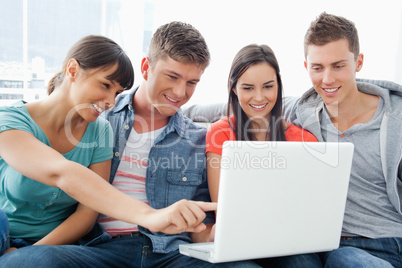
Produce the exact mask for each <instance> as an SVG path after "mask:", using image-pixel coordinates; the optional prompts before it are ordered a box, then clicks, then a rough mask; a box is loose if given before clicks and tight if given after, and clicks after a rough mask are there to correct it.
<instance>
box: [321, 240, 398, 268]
mask: <svg viewBox="0 0 402 268" xmlns="http://www.w3.org/2000/svg"><path fill="white" fill-rule="evenodd" d="M323 261H324V262H325V267H326V268H331V267H345V268H347V267H353V268H358V267H381V268H382V267H384V268H385V267H397V268H401V267H402V238H397V237H393V238H376V239H359V238H356V239H351V240H343V241H341V244H340V247H339V248H338V249H335V250H333V251H330V252H327V253H325V254H324V256H323Z"/></svg>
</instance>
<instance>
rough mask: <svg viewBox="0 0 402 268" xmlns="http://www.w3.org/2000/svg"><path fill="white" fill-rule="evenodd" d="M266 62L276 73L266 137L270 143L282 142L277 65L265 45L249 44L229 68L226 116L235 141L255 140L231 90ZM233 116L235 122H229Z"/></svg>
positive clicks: (282, 132)
mask: <svg viewBox="0 0 402 268" xmlns="http://www.w3.org/2000/svg"><path fill="white" fill-rule="evenodd" d="M263 62H266V63H268V64H269V65H270V66H271V67H272V68H273V69H274V70H275V73H276V78H277V81H278V97H277V100H276V103H275V105H274V107H273V108H272V111H271V120H270V123H269V129H268V133H267V135H269V136H270V140H271V141H284V140H285V131H284V126H283V121H282V95H283V94H282V80H281V75H280V70H279V64H278V61H277V59H276V57H275V54H274V52H273V51H272V49H271V48H270V47H269V46H267V45H255V44H251V45H248V46H245V47H243V48H242V49H241V50H240V51H239V52H238V53H237V54H236V56H235V58H234V59H233V62H232V66H231V68H230V73H229V79H228V90H229V100H228V108H227V116H228V120H229V124H230V126H231V128H232V130H233V131H234V133H235V134H236V140H255V137H254V135H253V132H252V129H251V128H252V124H250V122H249V120H250V119H249V118H248V116H247V114H246V113H245V112H244V111H243V109H242V108H241V106H240V103H239V99H238V97H237V95H236V94H235V93H234V91H233V89H234V88H235V87H236V85H237V81H238V80H239V78H240V77H241V76H242V75H243V74H244V72H246V70H247V69H248V68H250V67H251V66H253V65H256V64H259V63H263ZM231 114H233V115H234V118H235V122H230V119H229V116H230V115H231Z"/></svg>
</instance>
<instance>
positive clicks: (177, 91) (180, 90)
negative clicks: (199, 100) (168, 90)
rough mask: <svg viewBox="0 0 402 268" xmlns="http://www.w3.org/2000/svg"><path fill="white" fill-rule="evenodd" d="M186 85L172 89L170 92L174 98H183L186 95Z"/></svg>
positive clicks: (179, 85) (181, 84)
mask: <svg viewBox="0 0 402 268" xmlns="http://www.w3.org/2000/svg"><path fill="white" fill-rule="evenodd" d="M186 86H187V85H186V83H180V84H178V85H176V86H175V87H173V89H172V92H173V94H174V96H175V97H176V98H180V99H181V98H183V97H184V96H185V95H186V89H187V87H186Z"/></svg>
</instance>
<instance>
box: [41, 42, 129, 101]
mask: <svg viewBox="0 0 402 268" xmlns="http://www.w3.org/2000/svg"><path fill="white" fill-rule="evenodd" d="M70 59H75V60H76V61H77V62H78V64H79V65H80V67H81V68H82V69H84V70H88V69H96V68H103V69H106V68H109V67H111V66H113V65H115V64H116V63H117V64H118V68H117V69H116V71H115V72H114V73H113V74H111V75H110V76H109V77H107V78H108V79H110V80H112V81H116V82H118V83H119V84H120V86H122V87H123V88H124V89H130V88H131V87H132V86H133V84H134V70H133V66H132V64H131V61H130V59H129V57H128V56H127V55H126V53H125V52H124V51H123V49H122V48H121V47H120V46H119V45H118V44H117V43H116V42H114V41H113V40H111V39H109V38H107V37H104V36H100V35H89V36H86V37H84V38H82V39H80V40H79V41H78V42H76V43H75V44H74V45H73V46H72V47H71V48H70V50H69V51H68V53H67V55H66V57H65V59H64V62H63V67H62V70H61V71H60V72H58V73H57V74H55V75H54V76H53V78H52V79H51V80H50V81H49V85H48V88H47V92H48V94H49V95H50V94H51V93H52V92H53V91H54V89H55V88H56V87H57V86H59V85H60V84H61V82H62V81H63V79H64V74H65V72H66V66H67V63H68V61H69V60H70Z"/></svg>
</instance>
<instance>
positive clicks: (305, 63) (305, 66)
mask: <svg viewBox="0 0 402 268" xmlns="http://www.w3.org/2000/svg"><path fill="white" fill-rule="evenodd" d="M304 68H306V70H307V61H304Z"/></svg>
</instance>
